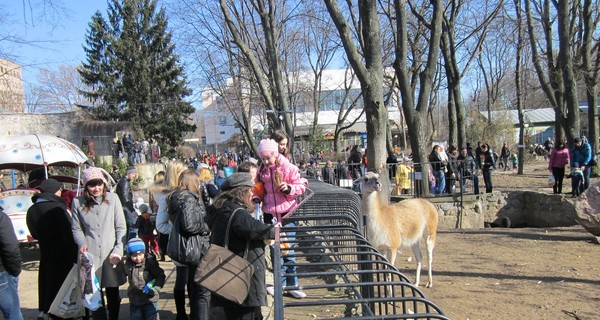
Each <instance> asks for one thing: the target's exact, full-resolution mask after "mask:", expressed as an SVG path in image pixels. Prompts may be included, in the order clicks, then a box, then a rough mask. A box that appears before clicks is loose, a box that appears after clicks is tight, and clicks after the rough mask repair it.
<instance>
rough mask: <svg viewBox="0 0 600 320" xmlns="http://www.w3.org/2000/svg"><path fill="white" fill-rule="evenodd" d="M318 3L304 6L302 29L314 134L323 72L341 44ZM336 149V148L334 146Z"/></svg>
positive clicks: (321, 92) (319, 107) (320, 100)
mask: <svg viewBox="0 0 600 320" xmlns="http://www.w3.org/2000/svg"><path fill="white" fill-rule="evenodd" d="M324 9H325V8H322V7H321V6H320V5H315V4H314V3H311V4H309V5H308V6H306V7H305V10H306V11H305V16H306V19H305V23H306V29H305V31H304V37H303V40H304V46H303V47H304V50H305V52H304V55H305V56H306V57H307V59H308V64H309V65H310V69H311V71H312V74H313V80H312V83H313V86H312V97H311V98H312V99H311V101H312V106H313V111H314V113H313V125H312V129H311V132H312V134H313V135H314V134H316V132H317V126H318V124H319V121H318V118H319V111H320V109H321V102H322V94H323V90H322V89H323V86H322V85H323V72H325V70H326V69H327V68H328V67H329V66H330V65H331V62H332V60H333V58H334V57H335V56H336V53H337V51H338V49H339V48H340V46H341V44H340V43H339V38H338V37H336V34H335V26H334V25H333V23H332V22H331V20H330V19H329V17H328V16H326V15H327V11H326V10H324ZM336 151H337V148H336Z"/></svg>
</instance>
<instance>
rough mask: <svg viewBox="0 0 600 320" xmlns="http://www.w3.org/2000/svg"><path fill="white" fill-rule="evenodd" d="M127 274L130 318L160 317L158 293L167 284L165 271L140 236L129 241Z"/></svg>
mask: <svg viewBox="0 0 600 320" xmlns="http://www.w3.org/2000/svg"><path fill="white" fill-rule="evenodd" d="M125 274H126V275H127V280H128V281H129V288H127V296H128V297H129V318H130V319H132V320H138V319H140V320H141V319H143V320H150V319H158V294H159V293H160V289H161V288H162V287H163V286H164V284H165V272H164V270H163V269H162V268H161V267H160V265H159V264H158V261H157V260H156V258H155V257H154V256H153V255H151V254H146V245H145V244H144V241H142V239H140V238H132V239H130V240H129V241H128V242H127V262H125Z"/></svg>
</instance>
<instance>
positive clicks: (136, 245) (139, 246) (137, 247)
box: [127, 238, 146, 255]
mask: <svg viewBox="0 0 600 320" xmlns="http://www.w3.org/2000/svg"><path fill="white" fill-rule="evenodd" d="M140 252H142V253H144V252H146V245H145V244H144V241H142V239H140V238H131V239H130V240H129V241H127V253H128V254H130V255H131V254H135V253H140Z"/></svg>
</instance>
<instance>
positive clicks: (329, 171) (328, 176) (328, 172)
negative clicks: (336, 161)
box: [321, 160, 336, 185]
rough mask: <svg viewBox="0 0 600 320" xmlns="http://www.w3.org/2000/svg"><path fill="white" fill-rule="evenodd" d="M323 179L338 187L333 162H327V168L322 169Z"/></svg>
mask: <svg viewBox="0 0 600 320" xmlns="http://www.w3.org/2000/svg"><path fill="white" fill-rule="evenodd" d="M321 177H322V178H323V182H326V183H329V184H333V185H336V183H335V181H336V179H335V171H334V169H333V163H332V162H331V160H327V162H326V163H325V166H324V167H323V169H321Z"/></svg>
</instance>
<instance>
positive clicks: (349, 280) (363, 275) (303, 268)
mask: <svg viewBox="0 0 600 320" xmlns="http://www.w3.org/2000/svg"><path fill="white" fill-rule="evenodd" d="M309 187H310V191H308V195H307V196H306V197H305V198H304V199H302V201H301V205H300V206H299V207H298V208H297V210H296V211H294V212H292V213H290V214H289V215H288V216H287V217H286V218H285V219H284V221H283V224H284V227H282V228H281V230H280V232H282V233H287V234H292V233H295V236H293V237H292V238H287V239H283V238H282V239H280V238H279V237H277V239H276V243H275V250H274V251H275V252H274V257H275V259H273V260H274V270H281V268H282V267H286V266H288V265H289V263H284V264H281V263H280V261H279V257H295V258H296V263H295V265H296V267H297V269H296V270H297V271H296V274H295V275H296V276H297V277H298V279H299V286H298V287H285V288H281V286H277V285H276V286H275V288H274V289H275V290H274V291H275V299H274V300H275V302H274V316H275V319H288V318H292V317H293V315H294V314H298V313H300V314H302V315H304V317H305V318H308V317H310V318H313V319H449V318H448V317H446V316H445V315H444V314H443V312H442V311H441V309H440V308H439V307H438V306H436V305H435V304H434V303H433V302H431V301H429V300H428V299H427V298H425V296H424V295H423V293H422V292H421V291H420V290H419V288H417V287H415V286H414V285H412V284H411V283H410V281H409V280H408V279H407V277H406V276H404V275H403V274H402V273H400V272H399V271H398V270H397V269H396V267H394V266H393V265H391V264H390V263H389V262H388V260H387V259H386V258H385V257H384V256H383V255H382V254H381V253H379V252H378V251H377V250H376V249H375V248H373V247H372V246H371V244H370V243H369V242H368V241H367V239H366V238H365V237H364V236H363V234H364V232H363V228H364V227H363V215H362V213H361V204H360V198H359V196H358V195H357V194H356V193H355V192H352V191H350V190H346V189H343V188H338V187H335V186H332V185H330V184H326V183H323V182H320V181H317V180H310V184H309ZM292 221H294V222H296V223H297V226H295V227H285V225H286V224H287V223H289V222H292ZM282 244H284V248H285V247H286V244H287V245H289V246H291V248H292V249H293V253H291V251H288V250H287V249H281V245H282ZM275 275H276V277H275V280H274V282H275V283H279V277H278V275H279V272H278V271H275ZM293 289H302V290H303V291H304V292H305V293H306V294H307V297H306V298H304V299H301V300H296V299H291V298H287V297H286V298H284V297H283V291H284V290H293ZM307 312H308V313H310V316H308V315H307Z"/></svg>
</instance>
